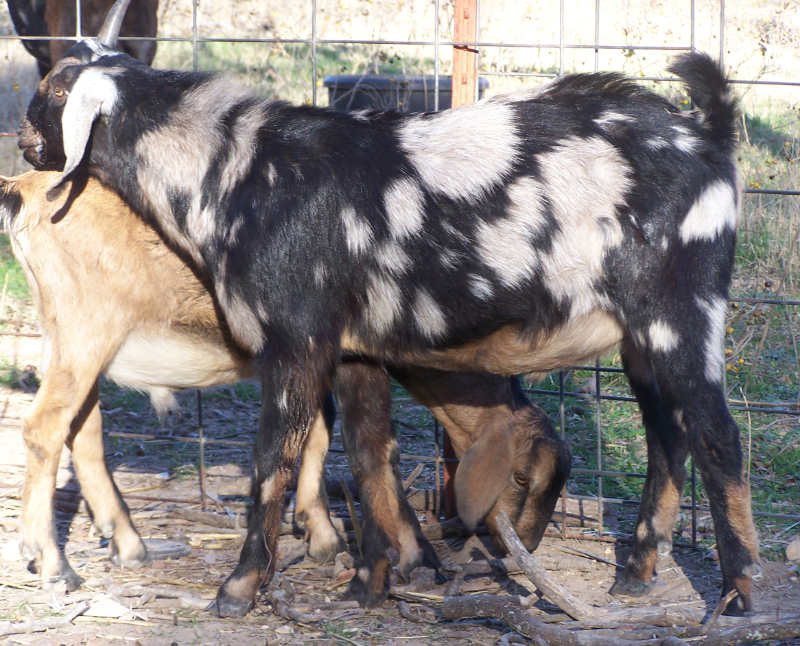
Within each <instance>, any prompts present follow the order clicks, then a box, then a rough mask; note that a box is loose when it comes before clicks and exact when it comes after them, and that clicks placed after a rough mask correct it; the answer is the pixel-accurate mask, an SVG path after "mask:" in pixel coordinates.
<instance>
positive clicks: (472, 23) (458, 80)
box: [453, 0, 478, 108]
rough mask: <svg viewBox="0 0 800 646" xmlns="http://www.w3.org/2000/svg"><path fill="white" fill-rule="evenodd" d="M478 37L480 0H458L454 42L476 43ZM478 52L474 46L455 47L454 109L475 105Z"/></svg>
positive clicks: (454, 22) (454, 24) (454, 23)
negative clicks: (468, 104) (469, 104)
mask: <svg viewBox="0 0 800 646" xmlns="http://www.w3.org/2000/svg"><path fill="white" fill-rule="evenodd" d="M477 36H478V0H456V5H455V15H454V21H453V40H454V41H455V42H457V43H459V42H460V43H474V42H475V41H476V40H477ZM477 57H478V50H477V49H476V48H475V47H474V46H473V45H456V46H454V47H453V107H454V108H456V107H458V106H460V105H465V104H467V103H473V102H474V101H475V88H476V86H477V83H478V68H477Z"/></svg>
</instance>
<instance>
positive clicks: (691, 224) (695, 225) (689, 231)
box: [680, 179, 739, 244]
mask: <svg viewBox="0 0 800 646" xmlns="http://www.w3.org/2000/svg"><path fill="white" fill-rule="evenodd" d="M738 219H739V209H738V208H737V206H736V194H735V192H734V187H733V186H731V185H730V184H729V183H728V182H727V181H725V180H723V179H719V180H716V181H714V182H712V183H711V184H709V185H708V186H707V187H706V188H705V190H704V191H703V192H702V193H701V194H700V197H698V198H697V199H696V200H695V202H694V204H692V208H690V209H689V212H688V213H687V214H686V217H685V218H684V219H683V222H682V223H681V228H680V234H681V240H682V241H683V242H684V244H685V243H689V242H692V241H693V240H709V241H711V240H714V239H715V238H716V237H717V236H718V235H719V234H720V233H722V231H723V230H724V229H735V228H736V223H737V221H738Z"/></svg>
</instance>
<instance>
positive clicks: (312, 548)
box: [308, 536, 347, 563]
mask: <svg viewBox="0 0 800 646" xmlns="http://www.w3.org/2000/svg"><path fill="white" fill-rule="evenodd" d="M346 550H347V546H346V545H345V544H344V541H342V539H341V538H339V537H338V536H337V537H336V540H334V541H325V542H322V541H315V540H314V539H313V538H312V539H311V540H310V541H309V542H308V555H309V556H310V557H311V558H312V559H314V560H315V561H317V562H318V563H329V562H331V561H333V560H334V559H335V558H336V555H337V554H338V553H339V552H344V551H346Z"/></svg>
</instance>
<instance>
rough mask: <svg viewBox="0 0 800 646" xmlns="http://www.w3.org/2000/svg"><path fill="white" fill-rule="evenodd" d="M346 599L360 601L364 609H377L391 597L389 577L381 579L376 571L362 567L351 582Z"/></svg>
mask: <svg viewBox="0 0 800 646" xmlns="http://www.w3.org/2000/svg"><path fill="white" fill-rule="evenodd" d="M381 578H383V580H380V579H381ZM344 597H345V599H354V600H355V601H358V605H360V606H361V607H362V608H376V607H378V606H379V605H381V604H382V603H383V602H384V601H386V599H387V598H388V597H389V580H388V577H381V576H380V574H379V573H378V572H377V571H376V570H372V571H370V570H368V569H367V568H363V567H362V568H360V569H359V572H358V574H356V576H354V577H353V579H352V580H351V581H350V585H349V587H348V588H347V592H346V593H345V595H344Z"/></svg>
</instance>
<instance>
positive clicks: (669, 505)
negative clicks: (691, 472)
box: [653, 480, 681, 538]
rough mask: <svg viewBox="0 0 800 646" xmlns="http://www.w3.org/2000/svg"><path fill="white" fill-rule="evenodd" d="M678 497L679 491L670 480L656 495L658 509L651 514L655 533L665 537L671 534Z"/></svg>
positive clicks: (675, 517)
mask: <svg viewBox="0 0 800 646" xmlns="http://www.w3.org/2000/svg"><path fill="white" fill-rule="evenodd" d="M680 498H681V497H680V493H679V492H678V490H677V489H676V488H675V484H674V483H673V482H672V480H670V481H669V482H668V483H667V484H666V486H665V487H664V489H663V490H662V491H661V494H660V495H659V497H658V503H657V505H658V506H657V509H658V511H657V512H656V513H655V514H654V515H653V529H654V530H655V532H656V534H657V535H659V536H666V537H667V538H670V537H671V536H672V529H673V527H675V521H676V520H677V518H678V508H679V506H680Z"/></svg>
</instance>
